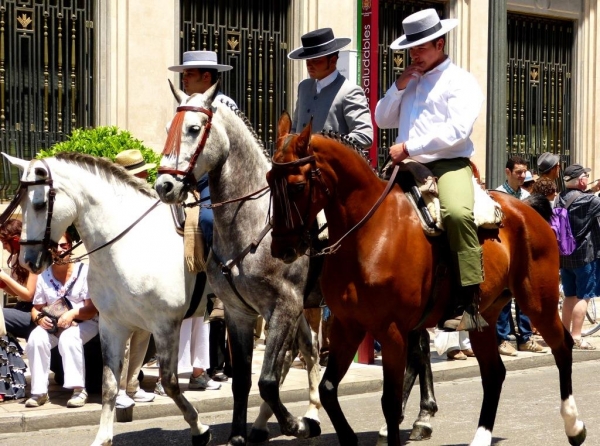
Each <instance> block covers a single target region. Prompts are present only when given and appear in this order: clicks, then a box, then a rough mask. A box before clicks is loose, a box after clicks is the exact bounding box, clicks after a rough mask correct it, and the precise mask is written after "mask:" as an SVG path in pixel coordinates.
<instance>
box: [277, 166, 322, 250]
mask: <svg viewBox="0 0 600 446" xmlns="http://www.w3.org/2000/svg"><path fill="white" fill-rule="evenodd" d="M271 162H272V166H273V167H272V169H273V171H277V170H278V171H281V170H287V169H290V168H292V167H301V166H304V165H306V164H310V165H311V169H310V175H309V176H308V195H309V197H310V201H311V202H312V203H314V202H315V201H316V195H315V193H316V188H315V187H314V186H313V183H314V181H313V180H318V181H319V183H321V185H322V186H323V188H324V191H325V194H326V195H327V196H328V197H329V196H330V195H331V194H330V192H329V189H328V188H327V185H326V184H325V182H324V181H323V177H322V175H321V170H320V169H319V168H318V167H317V165H316V158H315V156H314V155H309V156H306V157H304V158H300V159H297V160H295V161H289V162H287V163H278V162H277V161H275V158H273V159H272V160H271ZM286 183H287V181H286V180H282V182H281V184H278V183H277V182H276V184H275V187H274V192H273V194H274V196H275V198H276V199H278V200H279V205H280V206H281V208H282V210H283V214H284V215H285V225H286V227H287V228H288V229H292V230H293V229H294V219H293V218H292V208H291V204H290V200H289V198H288V194H287V187H286ZM294 207H295V209H296V213H297V214H298V217H299V218H300V224H301V225H302V226H301V227H300V229H299V230H300V232H301V234H302V239H303V240H304V241H305V242H306V243H307V244H310V227H309V226H308V217H309V216H310V211H311V207H310V205H309V206H307V208H306V212H305V213H304V218H303V216H302V215H301V213H300V210H299V209H298V207H296V205H295V203H294Z"/></svg>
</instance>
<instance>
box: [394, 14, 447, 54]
mask: <svg viewBox="0 0 600 446" xmlns="http://www.w3.org/2000/svg"><path fill="white" fill-rule="evenodd" d="M457 25H458V20H457V19H446V20H440V17H439V16H438V13H437V12H436V11H435V9H433V8H429V9H423V10H422V11H418V12H415V13H414V14H411V15H409V16H408V17H407V18H405V19H404V20H402V28H403V29H404V35H403V36H400V37H399V38H398V39H396V40H394V41H393V42H392V44H391V45H390V48H391V49H393V50H403V49H405V48H412V47H413V46H417V45H421V44H422V43H425V42H431V41H432V40H435V39H436V38H437V37H440V36H443V35H444V34H446V33H447V32H448V31H450V30H451V29H453V28H455V27H456V26H457Z"/></svg>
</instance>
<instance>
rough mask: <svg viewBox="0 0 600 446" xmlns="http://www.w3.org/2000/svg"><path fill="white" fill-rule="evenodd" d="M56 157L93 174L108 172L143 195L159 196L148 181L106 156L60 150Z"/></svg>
mask: <svg viewBox="0 0 600 446" xmlns="http://www.w3.org/2000/svg"><path fill="white" fill-rule="evenodd" d="M55 158H56V159H57V160H59V161H64V162H66V163H68V164H75V165H77V166H79V167H82V168H84V169H85V170H87V171H88V172H90V173H93V174H95V173H96V171H100V172H102V173H104V174H106V176H107V177H109V178H114V179H116V180H117V181H119V182H120V183H123V184H125V185H127V186H129V187H132V188H133V189H135V190H136V191H138V192H139V193H141V194H142V195H146V196H147V197H150V198H158V196H157V194H156V192H155V190H154V189H153V188H152V186H150V185H149V184H148V183H147V182H146V181H141V180H140V179H139V178H136V177H134V176H133V175H131V174H130V173H129V172H128V171H127V170H126V169H125V168H124V167H121V166H119V165H118V164H115V163H113V162H112V161H110V160H108V159H106V158H99V157H95V156H92V155H87V154H85V153H78V152H60V153H57V154H56V155H55Z"/></svg>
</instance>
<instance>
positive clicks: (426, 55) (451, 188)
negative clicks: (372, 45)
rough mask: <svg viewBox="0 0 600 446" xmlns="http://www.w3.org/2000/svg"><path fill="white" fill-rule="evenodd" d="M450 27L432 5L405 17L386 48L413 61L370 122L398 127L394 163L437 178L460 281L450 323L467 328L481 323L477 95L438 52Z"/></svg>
mask: <svg viewBox="0 0 600 446" xmlns="http://www.w3.org/2000/svg"><path fill="white" fill-rule="evenodd" d="M457 25H458V20H456V19H448V20H440V19H439V17H438V15H437V13H436V11H435V9H426V10H423V11H419V12H416V13H414V14H412V15H410V16H408V17H407V18H406V19H404V21H403V22H402V26H403V28H404V32H405V34H404V35H403V36H401V37H400V38H399V39H397V40H395V41H394V42H392V44H391V45H390V48H391V49H394V50H397V49H406V48H409V49H410V50H409V54H410V57H411V60H412V62H411V65H409V66H408V67H407V68H406V70H404V72H403V73H402V75H400V77H398V79H396V81H395V82H394V83H393V84H392V85H391V87H390V88H389V90H388V91H387V92H386V94H385V96H384V97H383V98H382V99H381V100H380V101H379V102H378V104H377V108H376V109H375V122H376V123H377V125H378V126H379V127H381V128H394V127H398V137H397V138H396V144H394V145H393V146H391V147H390V151H389V152H390V157H391V158H392V160H393V162H394V163H396V164H397V163H400V162H402V161H404V160H405V159H406V158H408V157H410V158H412V159H413V160H415V161H418V162H420V163H423V164H425V165H426V166H427V167H429V168H430V169H431V171H432V172H433V173H434V175H435V176H436V177H437V178H438V188H439V199H440V205H441V212H442V219H443V224H444V227H445V228H446V231H447V233H448V241H449V245H450V250H451V251H452V252H453V254H454V262H455V263H456V264H457V265H458V270H459V273H460V285H461V287H462V289H461V293H460V295H459V305H458V308H457V314H459V313H460V311H461V310H464V313H463V317H462V320H461V322H460V324H459V326H458V327H457V329H458V330H472V329H474V328H476V327H479V328H482V327H485V326H487V323H486V322H485V320H484V319H483V318H482V317H481V315H480V314H479V309H478V301H479V284H480V283H481V282H483V265H482V250H481V246H480V244H479V239H478V237H477V226H476V225H475V221H474V218H473V204H474V189H473V180H472V177H473V171H472V168H471V164H470V161H469V158H470V157H471V156H473V153H474V152H475V149H474V146H473V142H472V141H471V139H470V135H471V132H472V131H473V124H474V123H475V120H476V119H477V117H478V115H479V111H480V109H481V105H482V103H483V94H482V92H481V89H480V88H479V86H478V84H477V81H476V79H475V78H474V77H473V75H471V74H470V73H469V72H467V71H465V70H463V69H461V68H459V67H457V66H456V65H455V64H453V63H452V61H451V60H450V58H449V57H448V56H447V55H446V54H445V53H444V46H445V44H446V38H445V34H446V33H447V32H448V31H450V30H451V29H453V28H454V27H456V26H457ZM465 316H468V317H465ZM447 326H448V327H450V326H451V324H450V321H448V322H447ZM454 326H456V325H454Z"/></svg>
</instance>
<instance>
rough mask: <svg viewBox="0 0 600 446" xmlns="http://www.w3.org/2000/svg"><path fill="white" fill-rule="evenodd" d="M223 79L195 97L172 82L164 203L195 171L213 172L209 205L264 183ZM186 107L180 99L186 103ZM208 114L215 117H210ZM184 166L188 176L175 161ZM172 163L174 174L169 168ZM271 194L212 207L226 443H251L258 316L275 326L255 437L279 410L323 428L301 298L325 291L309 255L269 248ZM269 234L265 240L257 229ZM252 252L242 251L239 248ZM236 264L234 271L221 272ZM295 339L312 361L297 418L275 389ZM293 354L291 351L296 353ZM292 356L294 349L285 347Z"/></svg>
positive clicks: (297, 423) (284, 424)
mask: <svg viewBox="0 0 600 446" xmlns="http://www.w3.org/2000/svg"><path fill="white" fill-rule="evenodd" d="M217 92H218V84H216V85H214V86H213V87H211V88H210V89H209V90H208V91H207V92H206V93H205V94H204V95H201V94H195V95H192V96H190V97H188V96H187V95H185V94H184V93H183V92H181V91H179V90H176V89H174V88H173V93H174V94H175V97H176V99H177V100H178V101H179V103H180V108H179V109H178V113H177V115H176V117H175V119H174V120H173V122H172V123H171V126H170V130H169V135H168V140H167V141H168V142H167V144H166V146H168V145H169V144H170V143H173V145H174V147H175V148H176V150H175V151H173V153H172V154H171V155H169V156H164V157H163V159H162V162H161V168H160V169H159V174H160V173H161V172H163V174H162V175H159V178H158V180H157V182H156V185H155V187H156V190H157V192H158V193H159V195H160V197H161V199H163V201H166V202H167V203H177V202H182V201H184V200H185V198H186V196H187V194H188V192H189V190H190V189H192V188H195V187H196V180H197V179H199V178H200V177H201V176H202V175H204V174H205V173H206V172H208V175H209V179H208V181H209V186H210V195H211V200H212V202H213V204H216V203H217V202H220V203H222V202H225V201H227V200H235V199H238V198H240V197H244V196H246V195H248V194H252V193H253V192H255V191H257V190H259V189H261V188H263V187H265V186H266V177H265V175H266V173H267V171H269V169H270V168H271V167H270V161H269V159H268V155H267V154H266V153H265V151H264V148H263V146H262V144H261V143H260V142H259V141H258V138H257V137H256V134H255V133H254V131H253V130H252V128H251V127H250V124H249V122H248V120H247V119H246V118H245V117H244V116H243V115H242V114H241V112H239V111H238V110H236V109H232V108H230V107H229V106H228V105H226V104H223V103H221V102H214V103H213V101H214V98H215V96H216V94H217ZM182 106H183V108H181V107H182ZM208 121H211V125H208V126H207V123H208ZM182 166H183V167H184V168H186V169H187V172H185V173H184V177H185V178H184V179H183V180H182V179H181V178H179V174H181V173H183V172H181V171H179V170H178V169H181V168H182ZM164 172H169V173H170V174H169V173H164ZM268 210H269V194H268V193H265V192H262V193H259V194H256V196H254V197H253V199H249V200H239V201H236V202H232V203H228V204H225V205H223V206H219V207H215V208H214V236H213V245H212V251H211V254H210V256H209V259H208V262H207V274H208V280H209V283H210V285H211V287H212V289H213V290H214V292H215V294H216V295H217V296H219V298H220V299H221V300H222V301H223V303H224V304H225V308H226V324H227V329H228V332H229V335H230V339H231V348H232V361H233V397H234V407H233V421H232V428H231V434H230V437H229V444H230V445H242V444H245V442H246V435H247V434H246V418H247V406H248V393H249V391H250V385H251V378H250V374H251V360H252V341H253V327H254V321H255V319H256V315H257V314H260V315H262V316H263V317H264V318H265V321H266V322H267V323H268V326H269V334H268V336H267V339H266V348H265V356H264V362H263V367H262V371H261V375H260V379H259V381H258V386H259V389H260V395H261V397H262V398H263V400H265V402H266V403H267V404H268V405H267V404H264V403H263V405H262V406H261V412H260V416H259V418H258V419H257V420H256V422H255V423H254V425H253V428H252V432H251V434H250V440H251V441H252V442H259V441H265V440H266V439H268V429H267V420H268V418H269V417H270V416H271V415H272V414H273V413H274V414H275V416H276V417H277V420H278V422H279V424H280V426H281V430H282V432H283V433H284V434H286V435H293V436H296V437H299V438H307V437H310V436H314V435H318V434H320V427H319V425H318V422H319V421H318V420H319V418H318V409H319V408H320V406H321V403H320V401H319V397H318V389H317V386H318V382H319V365H318V352H317V349H316V342H313V335H312V334H311V332H310V329H309V327H308V324H307V322H306V319H305V318H304V316H303V303H304V299H305V298H307V295H310V296H308V298H309V299H313V298H314V297H317V298H318V299H317V301H320V299H321V293H320V288H319V287H318V286H315V283H314V282H315V281H313V283H311V280H310V279H309V277H311V275H310V274H309V259H308V258H307V257H304V258H303V259H302V260H301V261H300V263H299V264H298V265H296V263H294V264H292V265H285V264H284V263H283V262H281V261H279V260H275V259H274V258H273V257H272V256H271V251H270V243H271V236H270V230H269V229H270V228H268V227H265V225H266V223H267V222H268ZM261 231H262V234H266V235H265V237H264V240H262V241H260V235H259V234H261ZM244 252H246V253H247V255H246V256H244V255H243V253H244ZM223 266H225V272H229V273H230V276H229V277H230V278H229V279H228V278H227V275H226V274H223ZM295 346H298V347H299V348H300V349H301V351H302V354H303V356H304V358H305V360H306V363H307V370H308V374H309V389H308V390H309V398H310V405H309V408H308V410H307V412H306V414H305V416H304V418H302V419H300V420H296V419H295V418H294V417H293V416H292V415H291V414H290V413H289V412H288V410H287V409H286V408H285V406H284V405H283V403H282V402H281V400H280V398H279V385H280V383H282V382H283V379H284V378H285V374H286V371H287V367H289V362H288V363H286V361H285V358H286V352H287V351H289V350H294V347H295ZM292 356H293V355H292ZM287 357H288V359H289V355H288V356H287Z"/></svg>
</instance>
